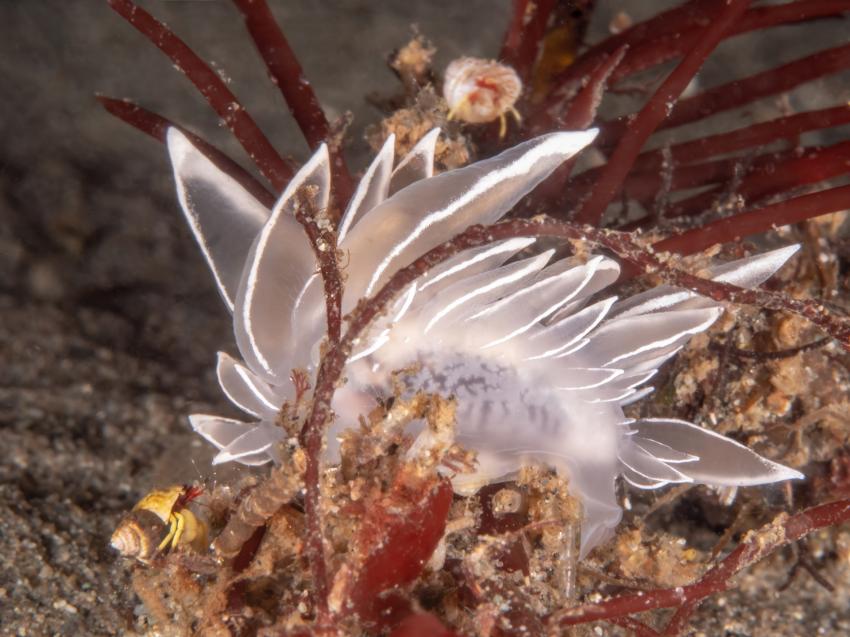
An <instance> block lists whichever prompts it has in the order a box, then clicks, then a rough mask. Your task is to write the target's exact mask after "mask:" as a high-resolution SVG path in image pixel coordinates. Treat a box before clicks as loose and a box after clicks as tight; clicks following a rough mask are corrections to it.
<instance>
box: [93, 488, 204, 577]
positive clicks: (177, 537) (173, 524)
mask: <svg viewBox="0 0 850 637" xmlns="http://www.w3.org/2000/svg"><path fill="white" fill-rule="evenodd" d="M200 495H201V489H200V488H198V487H195V486H189V485H174V486H171V487H167V488H165V489H154V490H153V491H150V492H149V493H148V494H147V495H145V496H144V497H143V498H142V499H141V500H139V501H138V502H137V503H136V506H134V507H133V510H132V511H130V513H128V514H127V515H126V516H124V518H123V519H122V520H121V522H120V523H119V524H118V526H117V528H116V529H115V532H114V533H113V534H112V538H111V540H110V546H112V548H114V549H115V550H116V551H118V552H119V553H120V554H121V555H123V556H124V557H133V558H136V559H137V560H139V561H140V562H142V563H143V564H147V563H148V562H150V561H151V560H152V559H153V558H154V557H155V556H156V555H157V554H158V553H160V552H162V551H165V550H166V549H168V548H172V549H174V548H177V547H178V546H182V545H189V546H192V547H193V548H194V549H196V550H198V551H203V550H205V549H206V544H207V524H206V521H205V520H203V519H202V518H201V517H198V516H197V515H195V513H194V512H192V511H191V510H190V509H189V508H188V505H189V503H190V502H191V501H192V500H195V499H196V498H197V497H198V496H200Z"/></svg>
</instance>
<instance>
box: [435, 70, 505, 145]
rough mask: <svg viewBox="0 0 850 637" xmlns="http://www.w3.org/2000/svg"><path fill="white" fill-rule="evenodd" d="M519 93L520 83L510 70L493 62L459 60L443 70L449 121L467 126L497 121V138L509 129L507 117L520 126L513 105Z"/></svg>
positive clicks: (444, 94)
mask: <svg viewBox="0 0 850 637" xmlns="http://www.w3.org/2000/svg"><path fill="white" fill-rule="evenodd" d="M521 92H522V81H521V80H520V79H519V75H517V73H516V71H514V69H512V68H511V67H510V66H507V65H505V64H500V63H499V62H496V61H494V60H484V59H481V58H473V57H462V58H458V59H457V60H454V61H453V62H452V63H451V64H449V65H448V67H447V68H446V74H445V77H444V80H443V97H445V99H446V102H447V103H448V105H449V119H459V120H461V121H463V122H469V123H470V124H486V123H488V122H493V121H496V120H497V119H498V120H499V137H500V138H503V137H504V136H505V133H506V132H507V129H508V126H507V121H506V117H505V116H506V114H507V113H510V114H511V115H513V117H514V119H515V120H516V121H517V123H519V122H520V121H521V117H520V114H519V112H518V111H517V110H516V108H514V104H515V103H516V101H517V99H518V98H519V96H520V93H521Z"/></svg>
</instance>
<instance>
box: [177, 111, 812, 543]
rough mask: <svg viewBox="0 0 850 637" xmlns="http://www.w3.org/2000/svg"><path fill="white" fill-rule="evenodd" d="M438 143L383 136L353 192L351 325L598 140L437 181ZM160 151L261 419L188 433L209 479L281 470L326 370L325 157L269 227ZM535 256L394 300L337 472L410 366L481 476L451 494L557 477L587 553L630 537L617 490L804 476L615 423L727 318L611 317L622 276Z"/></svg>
mask: <svg viewBox="0 0 850 637" xmlns="http://www.w3.org/2000/svg"><path fill="white" fill-rule="evenodd" d="M438 134H439V131H437V130H434V131H431V132H430V133H428V134H427V135H426V136H425V137H424V138H423V139H422V140H421V141H420V142H419V143H418V144H417V145H416V147H415V148H413V150H411V151H410V153H408V154H407V155H406V156H405V157H403V158H402V159H401V161H399V162H398V163H397V164H395V163H394V158H393V148H394V139H393V138H392V137H390V139H388V140H387V141H386V143H385V144H384V147H383V148H382V149H381V151H380V152H379V153H378V156H377V157H376V158H375V160H374V161H373V162H372V164H371V165H370V166H369V168H368V169H367V170H366V173H365V175H364V176H363V178H362V180H361V181H360V184H359V185H358V187H357V190H356V192H355V193H354V196H353V197H352V199H351V202H350V204H349V206H348V208H347V210H346V211H345V213H344V215H343V217H342V220H341V222H340V225H339V228H338V234H339V246H340V249H341V250H342V251H343V252H344V253H345V254H347V255H348V259H349V261H348V263H347V265H346V269H345V274H346V281H345V291H344V295H343V299H342V311H343V313H344V314H345V313H348V312H350V311H351V310H352V309H353V307H354V306H355V304H356V303H357V301H358V300H359V299H361V298H363V297H366V296H369V295H371V294H373V293H374V292H375V291H377V290H378V289H380V286H381V285H383V284H384V283H385V282H386V281H387V280H388V279H389V277H390V276H392V274H394V273H395V272H396V271H397V270H398V269H399V268H401V267H404V266H406V265H408V264H409V263H411V262H412V261H413V260H414V259H416V258H417V257H419V256H421V255H422V254H424V253H425V252H426V251H428V250H429V249H431V248H433V247H435V246H437V245H439V244H441V243H443V242H445V241H447V240H449V239H451V238H452V237H454V236H455V235H456V234H458V233H459V232H461V231H463V230H464V229H466V228H467V227H469V226H470V225H472V224H479V223H483V224H487V223H492V222H495V221H496V220H498V219H499V218H501V217H502V216H503V215H504V214H505V213H507V212H508V211H509V210H510V209H511V208H512V207H513V206H514V205H515V204H516V203H517V202H518V201H519V200H520V199H521V198H522V197H524V196H525V195H526V194H528V193H529V192H530V191H531V190H532V189H533V188H534V187H535V186H536V185H537V184H539V183H540V182H541V181H542V180H544V179H546V177H547V176H549V174H551V173H552V171H553V170H555V169H556V168H557V167H558V166H559V165H561V163H562V162H564V161H566V160H567V159H569V158H570V157H572V156H573V155H575V154H576V153H578V152H579V151H580V150H581V149H582V148H584V147H585V146H586V145H587V144H589V143H590V142H591V141H592V140H593V138H594V136H595V134H596V132H595V131H586V132H562V133H552V134H549V135H544V136H542V137H538V138H536V139H532V140H530V141H527V142H525V143H522V144H520V145H518V146H516V147H514V148H511V149H509V150H506V151H505V152H503V153H502V154H500V155H498V156H497V157H493V158H491V159H486V160H483V161H480V162H477V163H474V164H471V165H469V166H466V167H464V168H460V169H457V170H452V171H449V172H445V173H442V174H440V175H437V176H432V172H433V158H434V146H435V142H436V139H437V135H438ZM168 149H169V152H170V154H171V160H172V162H173V165H174V174H175V178H176V181H177V190H178V194H179V198H180V202H181V204H182V207H183V210H184V212H185V215H186V218H187V220H188V221H189V225H190V226H191V228H192V231H193V232H194V235H195V238H196V239H197V241H198V243H199V244H200V246H201V250H202V251H203V254H204V256H205V257H206V260H207V262H208V264H209V266H210V268H211V269H212V272H213V276H214V277H215V280H216V283H217V285H218V289H219V291H220V293H221V296H222V297H223V299H224V302H225V305H226V306H227V308H228V309H229V310H230V311H231V312H232V313H233V323H234V330H235V335H236V343H237V345H238V347H239V351H240V353H241V356H242V359H243V361H244V362H242V361H238V360H235V359H233V358H232V357H230V356H228V355H227V354H224V353H219V355H218V379H219V383H220V384H221V387H222V389H223V390H224V392H225V394H227V396H228V397H229V398H230V400H231V401H233V403H234V404H235V405H236V406H237V407H239V408H240V409H241V410H242V411H244V412H246V413H247V414H248V416H249V417H250V422H241V421H237V420H232V419H228V418H221V417H218V416H211V415H193V416H191V417H190V421H191V424H192V427H193V428H194V429H195V431H197V432H198V433H199V434H201V436H203V437H204V438H206V439H207V440H208V441H209V442H211V443H212V444H213V445H215V446H216V447H217V448H218V449H219V452H218V455H217V456H216V458H215V460H214V462H215V463H221V462H228V461H236V462H240V463H242V464H246V465H260V464H263V463H266V462H269V461H275V460H276V459H277V452H276V445H277V443H278V442H279V441H280V440H281V439H282V438H283V436H284V432H283V430H282V429H281V428H279V427H278V426H277V425H276V424H275V419H276V416H277V413H278V409H279V407H280V406H281V405H282V403H283V402H284V401H286V400H289V399H292V397H293V392H294V390H293V387H292V383H291V382H290V381H289V378H290V371H291V370H292V369H295V368H303V369H306V370H308V371H309V372H311V373H313V372H315V370H316V366H317V363H318V345H319V343H320V341H321V339H322V338H323V336H324V313H325V306H324V297H323V292H322V284H321V280H320V279H319V276H318V275H317V274H316V273H317V263H316V260H315V258H314V255H313V252H312V250H311V248H310V245H309V242H308V239H307V236H306V234H305V232H304V230H303V228H302V226H301V225H300V224H299V223H298V222H297V221H296V219H295V218H294V215H293V207H294V205H295V203H294V195H295V193H296V192H297V191H299V189H302V188H304V187H305V186H311V187H312V188H311V192H315V193H317V194H316V201H317V204H318V205H319V206H322V207H324V206H327V204H328V200H329V193H330V180H331V177H330V163H329V156H328V150H327V148H326V147H325V146H322V147H320V148H319V150H318V151H316V153H315V155H314V156H313V157H312V158H311V159H310V160H309V161H308V162H307V163H306V164H305V165H304V167H303V168H302V169H301V170H300V171H299V172H298V174H297V175H296V176H295V177H294V178H293V180H292V182H291V183H290V184H289V186H288V188H287V189H286V192H284V193H283V195H282V196H281V197H280V199H279V200H278V202H277V204H276V205H275V206H274V208H273V209H272V210H268V209H266V208H265V207H264V206H263V205H261V204H260V203H259V202H258V201H257V200H256V199H255V198H254V197H253V196H251V195H250V194H249V193H248V192H247V191H246V190H245V189H244V188H243V187H242V186H241V185H239V183H237V181H236V180H234V179H233V178H231V177H230V176H228V175H227V174H225V173H223V172H222V171H221V170H219V169H218V168H217V167H216V166H215V165H214V164H213V163H212V162H210V161H209V160H208V159H207V158H206V157H205V156H204V154H203V153H201V152H200V151H199V150H198V149H197V148H195V147H194V146H193V145H192V143H191V142H190V141H189V140H188V139H187V138H186V137H185V136H184V135H183V134H182V133H180V132H179V131H178V130H177V129H174V128H172V129H171V130H169V132H168ZM534 245H535V240H534V239H530V238H523V239H509V240H504V241H501V242H498V243H494V244H491V245H489V246H486V247H480V248H475V249H471V250H468V251H466V252H463V253H461V254H459V255H457V256H456V257H454V258H452V259H450V260H449V261H447V262H445V263H444V264H442V265H441V266H439V267H438V268H436V269H434V270H432V271H430V272H429V273H428V274H427V275H425V276H423V277H422V278H420V279H419V280H418V281H417V282H416V283H415V284H414V286H412V287H411V289H409V290H408V292H407V293H406V294H404V295H402V297H403V298H400V299H399V301H398V302H397V303H396V305H395V307H394V308H392V311H391V312H389V313H388V315H387V317H386V318H384V319H382V321H380V322H379V324H377V325H374V326H373V327H372V330H371V332H370V333H369V334H368V335H367V336H366V337H364V338H363V339H361V343H360V344H359V345H358V348H359V349H358V350H357V351H356V352H354V354H353V355H352V357H351V358H350V360H349V362H348V366H347V368H346V377H347V383H346V384H345V385H344V386H343V387H342V388H340V389H339V390H338V391H337V393H336V396H335V398H334V404H333V408H334V411H335V412H336V413H337V414H338V415H339V417H338V418H337V421H336V423H335V424H334V425H333V426H332V428H331V431H329V433H328V455H327V461H328V462H333V461H334V459H335V458H336V456H337V454H338V448H337V444H336V439H337V436H338V435H339V433H340V432H341V431H342V430H343V429H345V428H346V427H350V426H355V425H356V424H357V417H358V415H360V414H363V413H365V412H367V411H368V410H370V409H371V408H372V407H374V405H375V404H376V403H375V397H376V396H380V395H387V394H389V393H391V374H392V373H393V372H394V371H396V370H399V369H402V368H408V367H413V368H415V369H417V370H418V371H415V372H413V374H414V376H413V377H412V378H411V379H410V382H411V384H412V386H414V387H416V388H417V389H421V390H423V391H426V392H437V393H440V394H442V395H445V396H454V397H456V399H457V405H458V411H457V434H458V442H460V443H461V444H463V445H464V446H466V447H467V448H468V449H471V450H474V451H475V452H477V458H478V464H477V469H476V471H475V473H474V474H471V475H460V476H457V477H455V478H454V481H453V484H454V486H455V489H456V490H458V491H461V492H469V491H472V490H474V489H476V488H478V487H480V486H482V485H484V484H487V483H489V482H495V481H497V480H499V479H502V478H506V477H508V476H510V475H511V474H513V473H515V472H516V471H517V470H518V469H519V468H520V467H521V466H522V465H523V464H524V463H530V462H537V463H541V464H544V465H547V466H550V467H553V468H554V469H556V470H557V471H558V472H560V473H562V474H563V475H565V476H566V477H568V479H569V484H570V488H571V490H572V492H573V494H574V495H575V496H576V497H577V498H579V499H580V500H581V502H582V505H583V511H584V513H583V516H584V517H583V520H582V533H581V546H582V553H583V554H584V553H586V552H587V551H588V550H589V549H591V548H592V547H593V546H595V545H597V544H598V543H599V542H601V541H602V540H604V539H606V538H607V537H608V536H609V535H610V534H611V531H612V530H613V528H614V527H615V526H616V525H617V523H618V521H619V519H620V516H621V510H620V506H619V505H618V502H617V498H616V497H615V480H616V478H617V476H622V477H623V478H624V479H625V480H626V481H627V482H629V483H630V484H631V485H633V486H635V487H638V488H641V489H655V488H658V487H661V486H663V485H666V484H671V483H700V484H708V485H714V486H743V485H756V484H765V483H770V482H776V481H779V480H786V479H791V478H801V477H802V475H801V474H800V473H798V472H796V471H794V470H792V469H789V468H787V467H784V466H782V465H780V464H777V463H775V462H772V461H770V460H767V459H766V458H763V457H761V456H760V455H758V454H756V453H755V452H753V451H751V450H750V449H748V448H747V447H746V446H744V445H742V444H739V443H737V442H735V441H733V440H731V439H729V438H726V437H724V436H721V435H719V434H716V433H713V432H712V431H709V430H707V429H703V428H701V427H699V426H697V425H694V424H691V423H688V422H683V421H681V420H672V419H644V420H628V419H626V418H625V416H624V414H623V406H624V405H626V404H628V403H630V402H633V401H636V400H638V399H640V398H642V397H643V396H645V395H646V394H647V393H649V392H650V391H651V388H650V387H646V386H645V383H646V382H647V381H648V380H649V379H650V378H651V377H652V376H653V375H654V374H655V373H656V371H657V370H658V368H659V367H660V366H661V365H662V364H663V363H664V361H666V360H667V359H669V358H670V357H672V356H673V355H674V354H675V353H676V352H677V351H679V350H680V349H681V348H682V347H683V346H684V345H685V344H686V343H687V341H688V339H690V337H691V336H693V335H694V334H697V333H700V332H702V331H704V330H706V329H707V328H708V327H709V326H710V325H711V324H712V323H713V322H714V321H715V320H716V319H717V317H718V316H719V315H720V314H721V313H722V312H723V309H722V307H721V306H720V305H718V304H717V303H715V302H714V301H711V300H710V299H707V298H703V297H700V296H698V295H696V294H694V293H692V292H690V291H688V290H683V289H678V288H674V287H670V286H661V287H656V288H654V289H651V290H649V291H646V292H644V293H642V294H638V295H636V296H633V297H631V298H627V299H623V300H617V299H616V298H615V297H608V298H601V299H600V295H599V294H598V293H599V292H601V291H602V290H604V289H605V288H606V287H608V286H609V285H610V284H612V283H613V282H614V281H615V280H616V279H617V277H618V275H619V266H618V264H617V262H616V261H614V260H612V259H610V258H608V257H605V256H593V257H591V258H589V259H588V260H586V261H585V262H582V261H580V260H578V259H576V258H569V259H562V260H555V261H553V260H552V255H553V251H552V250H547V251H538V252H537V253H536V254H535V253H534V250H533V247H534ZM796 249H797V248H796V246H791V247H787V248H782V249H779V250H774V251H772V252H768V253H765V254H762V255H758V256H754V257H751V258H748V259H743V260H740V261H734V262H732V263H727V264H724V265H720V266H715V267H714V268H713V269H711V270H710V271H709V273H708V275H707V276H709V277H711V278H713V279H715V280H717V281H724V282H728V283H732V284H735V285H738V286H744V287H752V286H756V285H759V284H760V283H762V282H763V281H764V280H766V279H767V278H768V277H770V276H771V275H772V274H773V273H774V272H775V271H776V270H777V269H779V268H780V267H781V266H782V265H783V264H784V263H785V261H786V260H787V259H788V258H789V257H790V256H791V255H792V254H793V253H794V252H795V251H796ZM520 251H523V255H526V254H532V255H533V256H519V253H520Z"/></svg>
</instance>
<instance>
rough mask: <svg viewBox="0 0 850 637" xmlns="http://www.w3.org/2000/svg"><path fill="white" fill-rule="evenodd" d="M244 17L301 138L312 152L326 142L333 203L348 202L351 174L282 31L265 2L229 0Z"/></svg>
mask: <svg viewBox="0 0 850 637" xmlns="http://www.w3.org/2000/svg"><path fill="white" fill-rule="evenodd" d="M233 2H234V4H235V5H236V6H237V8H238V9H239V11H241V12H242V15H243V17H244V18H245V26H246V28H247V29H248V33H250V35H251V39H252V40H253V41H254V44H255V45H256V46H257V50H258V51H259V53H260V57H262V58H263V62H265V64H266V68H267V69H268V72H269V76H270V77H271V79H272V81H273V82H274V84H275V86H277V87H278V89H279V90H280V92H281V94H282V95H283V99H284V100H285V101H286V104H287V106H288V107H289V111H290V112H291V113H292V116H293V117H294V118H295V121H296V122H297V123H298V127H299V128H300V129H301V132H302V133H304V138H305V139H306V140H307V143H308V144H309V145H310V148H311V149H313V150H315V149H316V148H318V146H319V144H321V143H323V142H327V143H328V147H329V149H330V152H331V166H332V171H333V185H334V193H335V194H336V197H337V204H338V205H339V206H340V207H342V206H344V205H345V204H346V203H347V202H348V198H349V197H350V195H351V191H352V188H353V185H352V181H351V175H350V174H349V173H348V168H347V167H346V165H345V158H344V157H343V155H342V148H340V146H339V143H338V142H337V141H336V140H334V139H332V138H331V137H332V133H331V127H330V125H329V124H328V120H327V118H326V117H325V113H324V111H323V110H322V106H321V104H320V103H319V100H318V98H317V97H316V94H315V92H314V91H313V86H312V84H310V82H309V80H307V78H306V77H305V76H304V71H303V69H302V68H301V64H300V63H299V62H298V58H297V57H296V56H295V52H294V51H293V50H292V47H291V46H290V45H289V41H288V40H287V39H286V36H285V35H284V33H283V31H282V30H281V28H280V26H278V24H277V22H276V21H275V19H274V16H273V15H272V12H271V10H270V9H269V6H268V4H267V3H266V1H265V0H233Z"/></svg>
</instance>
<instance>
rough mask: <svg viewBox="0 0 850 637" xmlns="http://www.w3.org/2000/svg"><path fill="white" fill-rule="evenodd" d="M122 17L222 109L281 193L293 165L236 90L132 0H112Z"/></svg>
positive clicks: (243, 145)
mask: <svg viewBox="0 0 850 637" xmlns="http://www.w3.org/2000/svg"><path fill="white" fill-rule="evenodd" d="M108 2H109V6H110V7H112V8H113V9H114V10H115V11H116V12H117V13H118V14H119V15H121V17H122V18H124V19H125V20H127V22H129V23H130V24H131V25H133V26H134V27H135V28H136V29H138V30H139V32H141V33H142V34H143V35H144V36H145V37H146V38H147V39H148V40H150V41H151V42H152V43H153V44H155V45H156V46H157V48H159V49H160V50H161V51H162V52H163V53H165V54H166V55H167V56H168V57H169V58H170V59H171V61H172V62H174V64H175V66H176V67H177V69H178V70H179V71H180V72H181V73H184V74H185V75H186V77H188V78H189V79H190V80H191V81H192V83H193V84H194V85H195V86H196V87H197V89H198V91H200V93H201V95H203V96H204V98H205V99H206V100H207V102H208V103H209V105H210V106H212V108H213V109H214V110H215V112H216V113H218V115H219V117H221V119H222V121H223V122H224V123H225V125H226V126H227V127H228V128H229V129H230V131H231V132H232V133H233V135H234V136H235V137H236V139H237V140H238V141H239V143H240V144H242V147H243V148H244V149H245V151H246V152H247V153H248V156H249V157H250V158H251V161H253V162H254V163H255V164H256V165H257V168H258V169H259V170H260V172H261V173H262V174H263V176H264V177H265V178H266V179H268V180H269V183H271V185H272V187H273V188H274V189H275V191H276V192H278V193H281V192H283V189H284V188H285V187H286V184H287V183H288V182H289V180H290V179H291V178H292V174H293V173H292V167H291V166H290V165H289V164H288V163H287V162H286V161H285V160H284V159H283V158H282V157H281V156H280V155H279V154H278V152H277V151H276V150H275V149H274V147H273V146H272V145H271V143H270V142H269V140H268V139H267V138H266V136H265V135H264V134H263V132H262V131H261V130H260V128H259V126H257V123H256V122H255V121H254V119H253V118H252V117H251V115H249V114H248V112H247V111H246V110H245V108H244V107H243V106H242V104H240V103H239V100H238V99H237V98H236V96H235V95H234V94H233V92H232V91H231V90H230V89H229V88H227V85H226V84H225V83H224V80H222V79H221V78H220V77H219V76H218V74H217V73H216V72H215V71H214V70H212V69H211V68H210V67H209V66H208V65H207V64H206V63H205V62H204V61H203V60H202V59H201V58H200V57H198V55H197V54H195V52H194V51H192V49H190V48H189V46H188V45H187V44H186V43H185V42H183V40H181V39H180V38H178V37H177V36H176V35H175V34H174V33H172V32H171V30H170V29H168V27H166V26H165V25H164V24H162V23H161V22H159V21H158V20H156V19H155V18H154V17H153V16H152V15H151V14H149V13H148V12H147V11H145V10H144V9H142V8H141V7H138V6H137V5H136V4H134V3H133V2H132V1H131V0H108Z"/></svg>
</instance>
